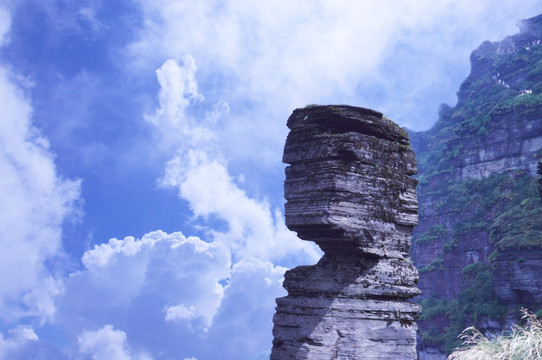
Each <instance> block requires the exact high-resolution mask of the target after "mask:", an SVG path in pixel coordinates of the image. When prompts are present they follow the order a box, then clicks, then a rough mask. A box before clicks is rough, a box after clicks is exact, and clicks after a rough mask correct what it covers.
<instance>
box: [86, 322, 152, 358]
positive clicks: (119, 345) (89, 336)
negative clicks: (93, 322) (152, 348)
mask: <svg viewBox="0 0 542 360" xmlns="http://www.w3.org/2000/svg"><path fill="white" fill-rule="evenodd" d="M77 339H78V342H79V350H80V351H81V353H83V354H84V355H89V356H91V358H92V359H93V360H152V357H150V356H149V355H147V354H145V353H138V354H133V352H132V351H130V349H129V348H128V347H127V344H126V342H127V341H126V333H125V332H124V331H121V330H115V329H114V328H113V326H112V325H105V326H104V327H103V328H101V329H99V330H96V331H85V332H83V333H82V334H81V335H79V336H78V337H77Z"/></svg>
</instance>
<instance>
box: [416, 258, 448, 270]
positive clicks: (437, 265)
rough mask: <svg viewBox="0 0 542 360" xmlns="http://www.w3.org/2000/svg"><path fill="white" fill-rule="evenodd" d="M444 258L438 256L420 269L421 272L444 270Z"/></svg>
mask: <svg viewBox="0 0 542 360" xmlns="http://www.w3.org/2000/svg"><path fill="white" fill-rule="evenodd" d="M443 265H444V259H442V258H441V257H438V258H436V259H434V260H433V261H432V262H431V263H430V264H428V265H426V266H424V267H422V268H420V269H418V271H419V272H420V273H424V272H430V271H434V270H443Z"/></svg>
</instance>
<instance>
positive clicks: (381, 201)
mask: <svg viewBox="0 0 542 360" xmlns="http://www.w3.org/2000/svg"><path fill="white" fill-rule="evenodd" d="M287 125H288V127H289V128H290V129H291V132H290V134H289V135H288V138H287V140H286V145H285V149H284V157H283V161H284V162H285V163H287V164H290V166H288V167H287V168H286V181H285V184H284V189H285V191H284V192H285V197H286V200H287V203H286V205H285V216H286V225H287V226H288V228H290V229H291V230H293V231H296V232H297V233H298V236H299V237H300V238H301V239H304V240H310V241H314V242H315V243H316V244H318V245H319V246H320V248H321V249H322V250H323V251H324V253H325V254H324V256H323V257H322V259H321V260H320V261H319V262H318V263H317V264H316V265H313V266H300V267H297V268H294V269H292V270H289V271H287V272H286V274H285V280H284V287H285V288H286V290H287V291H288V296H286V297H283V298H278V299H277V311H276V314H275V316H274V319H273V322H274V328H273V335H274V340H273V350H272V353H271V359H275V360H279V359H281V360H282V359H316V360H318V359H326V360H328V359H416V330H417V326H416V323H415V320H416V317H417V313H418V311H419V306H418V305H417V304H414V303H411V302H409V301H408V299H409V298H412V297H414V296H416V295H418V294H419V290H418V289H417V287H416V283H417V280H418V273H417V270H416V269H415V268H414V266H413V265H412V263H411V262H410V261H409V259H408V256H409V250H410V235H411V233H412V230H413V227H414V226H415V225H416V223H417V200H416V192H415V187H416V183H417V181H416V180H415V179H414V178H412V177H411V175H413V174H415V173H416V162H415V156H414V152H413V151H412V150H411V149H410V146H409V141H408V135H407V134H406V132H405V131H404V130H403V129H401V128H400V127H399V126H397V125H396V124H395V123H393V122H392V121H391V120H389V119H387V118H385V117H383V116H382V114H381V113H378V112H375V111H373V110H369V109H363V108H357V107H351V106H344V105H340V106H310V107H306V108H303V109H296V110H295V111H294V112H293V114H292V115H291V116H290V118H289V119H288V123H287Z"/></svg>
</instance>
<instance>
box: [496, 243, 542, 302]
mask: <svg viewBox="0 0 542 360" xmlns="http://www.w3.org/2000/svg"><path fill="white" fill-rule="evenodd" d="M494 266H495V270H494V280H493V285H494V287H495V292H496V293H497V295H498V297H499V299H500V300H501V302H502V303H504V304H506V305H512V306H513V305H517V304H521V305H522V306H528V307H533V308H534V309H538V307H539V306H540V304H542V278H541V277H540V274H541V271H542V250H541V249H521V250H514V251H512V250H508V251H506V252H503V253H501V254H499V256H498V258H497V260H496V261H495V262H494Z"/></svg>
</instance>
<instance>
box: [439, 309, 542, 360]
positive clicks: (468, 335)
mask: <svg viewBox="0 0 542 360" xmlns="http://www.w3.org/2000/svg"><path fill="white" fill-rule="evenodd" d="M521 312H522V313H523V316H522V318H523V321H524V323H525V324H524V325H522V326H520V325H514V327H513V328H512V332H511V334H510V335H502V336H500V337H497V338H495V339H488V338H487V337H485V336H484V334H482V333H481V332H480V331H478V330H477V329H476V328H474V327H469V328H467V329H465V330H464V331H463V333H462V334H461V335H460V336H459V337H460V338H461V339H462V340H463V347H461V348H458V349H456V350H455V351H454V352H453V353H452V354H450V356H448V360H474V359H476V360H520V359H521V360H537V359H538V360H540V359H542V321H541V319H538V318H537V317H536V315H535V314H533V313H530V312H529V311H527V310H526V309H521Z"/></svg>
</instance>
